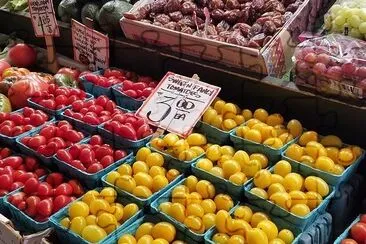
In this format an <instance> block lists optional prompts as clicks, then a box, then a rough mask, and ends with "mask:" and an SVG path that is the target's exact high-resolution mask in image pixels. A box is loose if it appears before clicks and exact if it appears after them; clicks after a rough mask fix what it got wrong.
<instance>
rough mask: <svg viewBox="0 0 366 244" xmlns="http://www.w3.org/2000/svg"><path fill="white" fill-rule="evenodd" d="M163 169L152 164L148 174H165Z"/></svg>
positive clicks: (152, 175)
mask: <svg viewBox="0 0 366 244" xmlns="http://www.w3.org/2000/svg"><path fill="white" fill-rule="evenodd" d="M165 171H166V170H165V169H164V168H163V167H160V166H152V167H151V168H150V169H149V175H150V176H151V177H153V178H154V177H155V176H157V175H162V176H165Z"/></svg>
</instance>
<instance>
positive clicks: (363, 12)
mask: <svg viewBox="0 0 366 244" xmlns="http://www.w3.org/2000/svg"><path fill="white" fill-rule="evenodd" d="M360 18H361V19H362V20H363V21H366V9H360Z"/></svg>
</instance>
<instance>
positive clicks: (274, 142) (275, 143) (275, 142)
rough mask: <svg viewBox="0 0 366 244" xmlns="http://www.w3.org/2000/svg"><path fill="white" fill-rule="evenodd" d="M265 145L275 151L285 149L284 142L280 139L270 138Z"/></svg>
mask: <svg viewBox="0 0 366 244" xmlns="http://www.w3.org/2000/svg"><path fill="white" fill-rule="evenodd" d="M263 145H266V146H269V147H271V148H274V149H280V148H281V147H283V142H282V141H281V139H279V138H268V139H267V140H265V141H264V142H263Z"/></svg>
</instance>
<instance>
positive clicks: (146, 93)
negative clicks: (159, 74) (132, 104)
mask: <svg viewBox="0 0 366 244" xmlns="http://www.w3.org/2000/svg"><path fill="white" fill-rule="evenodd" d="M153 91H154V88H152V87H147V88H145V89H144V90H142V94H141V95H142V96H143V97H148V96H150V94H151V93H152V92H153Z"/></svg>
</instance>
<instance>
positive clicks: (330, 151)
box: [325, 147, 339, 163]
mask: <svg viewBox="0 0 366 244" xmlns="http://www.w3.org/2000/svg"><path fill="white" fill-rule="evenodd" d="M325 150H327V156H328V157H329V158H331V159H332V160H333V162H334V163H336V162H337V161H338V153H339V149H338V148H336V147H327V148H326V149H325Z"/></svg>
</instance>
